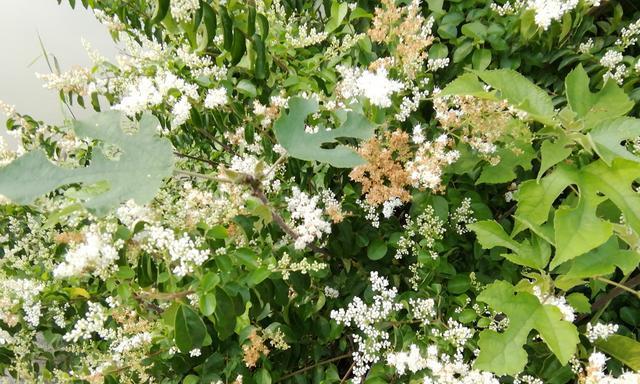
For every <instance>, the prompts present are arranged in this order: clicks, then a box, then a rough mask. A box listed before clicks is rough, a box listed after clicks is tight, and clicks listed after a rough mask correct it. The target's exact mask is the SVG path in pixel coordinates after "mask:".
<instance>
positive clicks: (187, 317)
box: [175, 304, 207, 353]
mask: <svg viewBox="0 0 640 384" xmlns="http://www.w3.org/2000/svg"><path fill="white" fill-rule="evenodd" d="M206 333H207V328H206V326H205V325H204V322H203V321H202V319H201V318H200V316H199V315H198V313H197V312H196V311H194V310H193V309H191V307H190V306H188V305H184V304H183V305H180V307H178V309H177V311H176V318H175V341H176V346H177V347H178V349H180V351H181V352H183V353H187V352H189V351H191V350H192V349H194V348H199V347H201V346H202V341H203V340H204V338H205V335H206Z"/></svg>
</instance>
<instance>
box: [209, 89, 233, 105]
mask: <svg viewBox="0 0 640 384" xmlns="http://www.w3.org/2000/svg"><path fill="white" fill-rule="evenodd" d="M228 101H229V98H228V97H227V90H226V89H225V88H224V87H218V88H215V89H209V90H208V91H207V96H206V97H205V98H204V106H205V107H206V108H209V109H215V108H218V107H220V106H222V105H225V104H227V102H228Z"/></svg>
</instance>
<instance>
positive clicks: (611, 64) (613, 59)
mask: <svg viewBox="0 0 640 384" xmlns="http://www.w3.org/2000/svg"><path fill="white" fill-rule="evenodd" d="M623 58H624V56H623V55H622V52H619V51H616V50H614V49H609V50H608V51H607V52H605V54H604V56H602V58H601V59H600V65H602V66H603V67H606V68H608V69H615V67H616V66H617V65H618V64H620V63H621V62H622V59H623Z"/></svg>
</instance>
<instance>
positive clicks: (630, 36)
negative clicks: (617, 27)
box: [616, 19, 640, 50]
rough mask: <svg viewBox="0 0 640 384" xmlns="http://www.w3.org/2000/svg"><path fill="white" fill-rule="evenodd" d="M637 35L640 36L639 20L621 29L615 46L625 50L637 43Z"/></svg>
mask: <svg viewBox="0 0 640 384" xmlns="http://www.w3.org/2000/svg"><path fill="white" fill-rule="evenodd" d="M638 35H640V19H639V20H636V21H635V22H634V23H631V24H629V25H628V26H626V27H624V28H622V31H621V33H620V38H619V39H618V40H616V45H617V46H619V47H620V48H621V49H623V50H624V49H627V48H628V47H630V46H632V45H634V44H635V43H637V42H638Z"/></svg>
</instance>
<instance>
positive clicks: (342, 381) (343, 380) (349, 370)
mask: <svg viewBox="0 0 640 384" xmlns="http://www.w3.org/2000/svg"><path fill="white" fill-rule="evenodd" d="M354 365H356V362H355V360H354V361H353V362H352V363H351V365H350V366H349V369H347V372H346V373H345V374H344V376H342V380H340V384H344V383H346V382H347V378H348V377H349V374H350V373H351V370H352V369H353V366H354Z"/></svg>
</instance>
